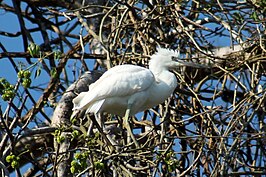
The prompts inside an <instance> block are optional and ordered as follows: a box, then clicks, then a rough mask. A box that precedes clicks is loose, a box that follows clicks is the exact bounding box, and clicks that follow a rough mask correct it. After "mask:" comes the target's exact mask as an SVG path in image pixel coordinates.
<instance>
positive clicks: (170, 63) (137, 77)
mask: <svg viewBox="0 0 266 177" xmlns="http://www.w3.org/2000/svg"><path fill="white" fill-rule="evenodd" d="M178 55H179V54H178V53H177V52H176V51H173V50H169V49H164V48H159V49H158V52H157V53H155V54H154V55H152V56H151V60H150V63H149V69H147V68H144V67H140V66H135V65H119V66H115V67H113V68H111V69H110V70H108V71H107V72H105V73H104V74H103V75H102V76H101V77H100V79H99V80H97V81H96V82H95V83H93V84H91V85H90V87H89V91H88V92H82V93H80V94H79V95H78V96H77V97H76V98H75V99H74V100H73V103H74V108H73V110H86V112H87V113H89V112H91V113H99V112H102V111H105V112H108V113H111V114H115V115H119V116H124V115H125V112H126V109H127V108H129V109H130V115H135V114H136V113H138V112H141V111H144V110H146V109H149V108H152V107H154V106H156V105H158V104H160V103H162V102H163V101H164V100H165V99H167V98H168V97H169V96H170V95H171V94H172V93H173V91H174V90H175V88H176V86H177V81H176V77H175V75H174V74H173V73H172V72H170V70H172V69H175V68H176V67H177V66H180V65H183V64H184V62H182V63H180V62H177V57H178Z"/></svg>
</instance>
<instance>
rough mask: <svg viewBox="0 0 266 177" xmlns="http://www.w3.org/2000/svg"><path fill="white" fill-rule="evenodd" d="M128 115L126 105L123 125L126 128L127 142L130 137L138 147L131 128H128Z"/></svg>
mask: <svg viewBox="0 0 266 177" xmlns="http://www.w3.org/2000/svg"><path fill="white" fill-rule="evenodd" d="M129 115H130V106H128V108H127V110H126V114H125V117H124V123H123V124H124V126H125V128H126V129H127V142H130V137H131V139H132V140H133V142H134V144H135V146H136V147H137V148H140V147H139V143H138V142H137V140H136V139H135V137H134V135H133V133H132V130H131V128H130V125H129V122H128V121H129Z"/></svg>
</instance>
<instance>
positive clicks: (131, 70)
mask: <svg viewBox="0 0 266 177" xmlns="http://www.w3.org/2000/svg"><path fill="white" fill-rule="evenodd" d="M154 81H155V78H154V75H153V74H152V72H151V71H150V70H149V69H146V68H143V67H140V66H134V65H119V66H116V67H113V68H111V69H110V70H108V71H107V72H105V73H104V74H103V75H102V77H100V79H99V80H97V81H96V82H95V83H93V84H91V86H90V88H89V89H90V90H89V91H88V92H82V93H80V94H79V95H78V96H77V97H76V98H75V99H74V100H73V103H74V108H73V109H74V110H75V109H83V108H86V109H87V108H88V105H89V104H96V105H94V106H93V107H97V109H98V110H99V109H100V107H101V105H102V104H103V101H102V100H104V99H106V98H111V97H122V96H127V95H132V94H134V93H136V92H140V91H144V90H146V89H147V88H149V87H150V86H151V84H152V83H153V82H154ZM91 106H92V105H90V106H89V107H91ZM91 112H93V111H91Z"/></svg>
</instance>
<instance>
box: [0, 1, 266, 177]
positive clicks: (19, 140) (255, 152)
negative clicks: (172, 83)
mask: <svg viewBox="0 0 266 177" xmlns="http://www.w3.org/2000/svg"><path fill="white" fill-rule="evenodd" d="M0 2H1V4H0V8H1V10H0V12H1V19H3V20H1V22H0V23H1V27H0V40H1V41H0V42H1V43H0V63H1V65H0V68H1V70H2V72H1V73H2V76H0V77H1V80H0V94H1V100H0V101H1V109H0V110H1V112H0V167H1V168H0V174H1V175H2V176H8V175H12V176H15V175H16V176H25V177H26V176H81V175H87V176H136V175H138V176H178V175H179V176H240V175H252V176H255V175H257V176H260V175H265V174H266V168H265V166H266V164H265V163H266V154H265V153H266V149H265V147H266V138H265V137H266V135H265V130H266V122H265V121H266V119H265V111H266V110H265V109H266V108H265V106H266V104H265V103H266V98H265V97H266V94H265V91H266V84H265V81H266V77H265V74H266V72H265V67H266V63H265V52H266V50H265V39H264V38H265V19H266V15H265V13H266V12H265V11H266V8H265V7H266V1H265V0H262V1H256V0H246V1H244V0H243V1H224V0H220V1H219V0H216V1H215V0H209V1H207V0H203V1H196V0H193V1H189V0H187V1H183V0H174V1H163V0H153V1H148V0H142V1H134V0H129V1H124V0H122V1H119V0H110V1H105V0H94V1H78V0H72V1H69V0H67V1H59V0H49V1H39V0H23V1H17V0H12V1H9V0H3V1H0ZM9 19H12V21H10V22H9ZM14 23H15V25H14V26H15V27H13V26H12V25H11V24H14ZM158 45H160V46H162V47H167V48H172V49H175V50H179V51H180V53H181V56H180V57H181V58H184V59H186V60H190V61H193V62H198V63H201V64H205V65H207V66H209V69H200V70H195V69H193V68H180V71H178V72H176V76H177V78H178V82H179V86H178V87H177V89H176V92H175V93H174V95H173V96H172V97H171V98H169V99H168V100H166V101H165V103H163V104H162V105H159V106H158V107H156V108H154V109H152V110H147V111H146V112H144V113H141V114H138V115H137V116H136V118H135V119H133V120H132V122H131V126H132V129H134V134H135V136H136V137H137V139H138V141H139V143H140V145H141V148H139V149H137V148H136V147H135V146H134V143H131V144H127V143H126V142H127V141H126V132H125V130H124V128H123V126H122V123H121V122H122V121H121V118H119V117H117V116H115V115H108V114H104V115H103V116H104V119H105V126H106V129H104V130H101V129H99V127H98V128H97V127H91V128H93V132H92V133H91V134H89V136H88V134H87V129H88V127H90V125H92V123H91V119H92V120H94V118H93V115H89V116H85V115H84V116H80V117H78V118H76V119H70V117H71V114H72V111H71V109H72V106H73V105H72V102H71V100H72V99H73V98H74V97H75V96H76V95H77V94H78V93H79V92H81V91H86V90H88V85H89V84H90V83H92V82H94V81H95V80H96V79H97V78H98V77H99V76H100V75H101V73H102V72H103V71H104V70H105V69H108V68H110V67H112V66H115V65H118V64H124V63H131V64H134V65H141V66H144V67H147V64H148V61H149V56H150V55H152V54H153V53H154V52H155V51H156V47H157V46H158ZM88 70H91V72H86V73H85V71H88ZM3 71H4V72H3ZM84 73H85V74H84ZM82 74H83V76H82V77H80V76H81V75H82ZM76 80H77V81H76ZM74 81H76V82H75V83H74ZM73 83H74V84H73ZM103 131H104V132H105V133H107V134H108V135H110V136H111V137H112V139H113V140H115V141H116V142H117V143H118V144H119V148H117V149H116V150H113V151H111V150H110V146H109V145H108V144H107V143H106V141H105V139H104V138H103V136H102V133H103Z"/></svg>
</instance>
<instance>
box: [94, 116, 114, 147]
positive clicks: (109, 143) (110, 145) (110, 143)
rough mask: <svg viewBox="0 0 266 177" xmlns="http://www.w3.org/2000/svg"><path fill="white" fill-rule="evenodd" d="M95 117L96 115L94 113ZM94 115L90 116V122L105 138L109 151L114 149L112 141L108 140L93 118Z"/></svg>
mask: <svg viewBox="0 0 266 177" xmlns="http://www.w3.org/2000/svg"><path fill="white" fill-rule="evenodd" d="M95 117H96V119H98V118H97V115H96V114H95ZM95 117H93V116H91V117H90V119H91V121H92V123H93V124H94V125H95V126H96V128H97V129H98V131H99V132H100V133H101V135H102V136H103V138H104V139H105V141H106V142H107V144H108V145H109V147H110V151H111V152H112V151H113V150H114V144H115V143H114V142H113V141H112V140H110V139H109V138H108V137H107V136H106V135H105V133H104V131H103V128H102V127H101V126H100V125H99V123H98V121H97V120H96V119H95Z"/></svg>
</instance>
